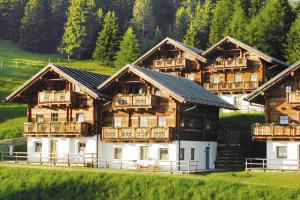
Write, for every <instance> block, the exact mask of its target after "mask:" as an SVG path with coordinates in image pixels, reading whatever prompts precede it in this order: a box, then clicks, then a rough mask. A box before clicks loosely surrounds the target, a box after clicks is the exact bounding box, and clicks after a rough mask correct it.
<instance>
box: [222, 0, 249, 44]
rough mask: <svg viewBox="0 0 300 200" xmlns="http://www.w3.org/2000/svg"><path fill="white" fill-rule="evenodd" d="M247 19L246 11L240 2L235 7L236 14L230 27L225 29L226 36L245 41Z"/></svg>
mask: <svg viewBox="0 0 300 200" xmlns="http://www.w3.org/2000/svg"><path fill="white" fill-rule="evenodd" d="M246 25H247V18H246V15H245V12H244V9H243V7H242V5H241V2H240V1H239V0H237V1H236V3H235V5H234V12H233V15H232V17H231V19H230V22H229V24H228V26H227V27H226V29H225V35H229V36H231V37H234V38H236V39H239V40H243V37H244V34H245V28H246Z"/></svg>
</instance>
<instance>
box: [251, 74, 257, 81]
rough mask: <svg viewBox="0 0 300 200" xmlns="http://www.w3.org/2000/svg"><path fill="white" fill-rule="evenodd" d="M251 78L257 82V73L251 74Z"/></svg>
mask: <svg viewBox="0 0 300 200" xmlns="http://www.w3.org/2000/svg"><path fill="white" fill-rule="evenodd" d="M250 80H251V81H253V82H256V81H257V75H256V74H251V76H250Z"/></svg>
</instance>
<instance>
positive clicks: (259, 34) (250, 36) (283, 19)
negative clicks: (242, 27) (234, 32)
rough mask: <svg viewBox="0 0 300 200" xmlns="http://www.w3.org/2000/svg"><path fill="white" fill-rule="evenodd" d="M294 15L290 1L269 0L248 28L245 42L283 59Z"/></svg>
mask: <svg viewBox="0 0 300 200" xmlns="http://www.w3.org/2000/svg"><path fill="white" fill-rule="evenodd" d="M293 19H294V15H293V12H292V9H291V6H290V5H289V2H288V0H269V1H268V2H267V3H266V5H265V6H263V7H262V8H261V9H260V11H259V14H258V15H256V16H255V17H254V18H252V19H251V21H250V23H249V25H248V26H247V28H246V33H245V36H246V37H245V40H246V41H247V43H249V44H250V45H252V46H255V47H257V48H258V49H260V50H262V51H263V52H266V53H269V54H271V55H273V56H274V57H277V58H282V57H283V52H282V50H283V44H284V43H285V41H286V33H287V32H288V30H289V29H290V26H291V23H292V21H293Z"/></svg>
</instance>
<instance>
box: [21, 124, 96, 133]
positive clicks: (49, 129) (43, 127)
mask: <svg viewBox="0 0 300 200" xmlns="http://www.w3.org/2000/svg"><path fill="white" fill-rule="evenodd" d="M91 128H92V125H91V124H88V123H86V122H42V123H39V122H27V123H24V130H23V132H24V135H64V134H66V135H74V134H75V135H77V134H89V133H90V132H91Z"/></svg>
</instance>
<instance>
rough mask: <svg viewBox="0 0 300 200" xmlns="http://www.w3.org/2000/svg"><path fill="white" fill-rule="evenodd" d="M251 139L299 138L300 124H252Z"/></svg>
mask: <svg viewBox="0 0 300 200" xmlns="http://www.w3.org/2000/svg"><path fill="white" fill-rule="evenodd" d="M252 136H253V139H292V138H296V139H297V138H298V139H300V124H289V125H279V124H254V125H253V126H252Z"/></svg>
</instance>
